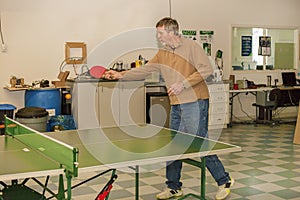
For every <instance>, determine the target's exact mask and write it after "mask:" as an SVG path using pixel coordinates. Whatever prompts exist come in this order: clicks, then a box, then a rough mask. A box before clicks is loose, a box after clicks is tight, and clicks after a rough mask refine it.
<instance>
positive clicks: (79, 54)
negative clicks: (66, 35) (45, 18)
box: [65, 42, 86, 64]
mask: <svg viewBox="0 0 300 200" xmlns="http://www.w3.org/2000/svg"><path fill="white" fill-rule="evenodd" d="M65 60H66V63H67V64H85V63H86V44H85V43H83V42H66V44H65Z"/></svg>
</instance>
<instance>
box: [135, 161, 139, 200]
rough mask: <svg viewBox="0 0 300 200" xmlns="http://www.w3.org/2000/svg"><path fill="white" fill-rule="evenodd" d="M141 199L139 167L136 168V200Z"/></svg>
mask: <svg viewBox="0 0 300 200" xmlns="http://www.w3.org/2000/svg"><path fill="white" fill-rule="evenodd" d="M138 199H139V166H135V200H138Z"/></svg>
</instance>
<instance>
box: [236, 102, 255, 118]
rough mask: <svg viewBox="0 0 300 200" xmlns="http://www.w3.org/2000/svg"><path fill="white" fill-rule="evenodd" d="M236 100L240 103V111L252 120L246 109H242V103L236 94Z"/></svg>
mask: <svg viewBox="0 0 300 200" xmlns="http://www.w3.org/2000/svg"><path fill="white" fill-rule="evenodd" d="M238 102H239V104H240V108H241V111H242V112H243V113H244V114H245V115H246V116H247V117H248V118H250V119H251V120H254V119H253V118H252V117H251V116H250V115H249V114H248V113H247V112H246V111H244V109H243V104H242V102H241V99H240V97H239V96H238Z"/></svg>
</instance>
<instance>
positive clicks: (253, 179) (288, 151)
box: [50, 123, 300, 200]
mask: <svg viewBox="0 0 300 200" xmlns="http://www.w3.org/2000/svg"><path fill="white" fill-rule="evenodd" d="M294 128H295V124H291V123H289V124H280V125H279V126H275V127H269V126H266V125H258V126H254V125H234V126H233V127H232V128H227V129H224V130H222V133H221V135H220V137H219V140H220V141H224V142H228V143H231V144H235V145H238V146H241V147H242V151H241V152H236V153H231V154H225V155H221V156H219V157H220V159H221V160H222V161H223V164H224V166H225V169H226V170H227V171H228V172H229V173H230V174H231V176H232V177H233V178H234V179H235V185H234V187H233V189H232V192H231V194H230V196H229V197H228V198H227V199H229V200H240V199H243V200H258V199H259V200H269V199H272V200H285V199H289V200H296V199H298V200H299V199H300V145H294V144H293V142H292V141H293V135H294ZM218 135H219V134H218V132H216V131H211V132H210V137H212V138H218ZM146 169H147V170H144V171H145V172H142V173H141V174H140V198H139V199H140V200H154V199H155V195H156V194H157V193H158V192H160V191H161V190H163V189H164V188H165V184H164V182H165V168H164V164H160V165H155V166H147V167H146ZM92 175H94V174H93V173H84V174H82V175H80V177H78V178H76V179H75V180H74V183H76V182H79V181H80V180H83V179H84V178H86V177H87V176H92ZM118 176H119V177H118V179H117V181H116V182H115V183H114V185H113V189H112V191H111V194H110V199H113V200H115V199H116V200H133V199H135V198H134V193H135V187H134V184H135V182H134V174H133V173H127V172H122V170H121V171H118ZM199 176H200V175H199V170H198V169H197V168H195V167H192V166H189V165H186V164H184V167H183V172H182V182H183V191H184V193H190V192H192V193H197V194H199V190H200V189H199V187H200V183H199ZM108 178H109V175H105V176H104V177H101V178H97V179H95V180H93V181H91V182H89V183H87V184H84V185H82V186H81V187H78V188H76V189H74V190H73V191H72V195H73V198H72V199H74V200H89V199H90V200H93V199H95V197H96V195H97V192H99V191H100V190H101V188H102V187H103V185H104V183H105V181H107V180H108ZM56 184H57V178H56V177H54V178H51V181H50V187H53V188H55V187H56ZM217 189H218V188H217V186H216V183H215V182H214V180H213V178H212V177H211V175H210V174H209V172H207V185H206V190H207V191H206V192H207V199H208V200H211V199H214V195H215V193H216V191H217ZM190 199H193V198H190Z"/></svg>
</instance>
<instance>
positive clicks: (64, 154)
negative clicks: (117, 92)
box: [0, 118, 241, 200]
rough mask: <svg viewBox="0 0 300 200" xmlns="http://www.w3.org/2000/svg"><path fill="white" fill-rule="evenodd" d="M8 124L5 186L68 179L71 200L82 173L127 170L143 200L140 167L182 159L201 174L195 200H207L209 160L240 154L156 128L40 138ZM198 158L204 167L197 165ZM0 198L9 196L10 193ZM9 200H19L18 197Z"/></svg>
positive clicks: (0, 170)
mask: <svg viewBox="0 0 300 200" xmlns="http://www.w3.org/2000/svg"><path fill="white" fill-rule="evenodd" d="M5 122H6V127H7V128H6V135H5V136H1V137H0V158H1V160H5V162H0V184H1V182H2V181H3V180H12V179H20V178H28V177H36V176H48V175H61V174H63V173H66V177H67V178H68V179H67V181H68V184H67V186H68V199H69V200H70V199H71V188H72V187H71V178H72V177H76V176H77V173H78V174H80V173H83V172H91V171H99V170H100V171H101V170H103V171H104V170H108V169H118V168H123V167H129V168H132V169H134V170H135V173H136V195H135V199H136V200H138V198H139V190H138V188H139V183H138V179H139V176H138V174H139V166H141V165H147V164H154V163H162V162H166V161H171V160H177V159H182V160H183V161H184V162H186V163H188V164H191V165H193V166H196V167H199V168H200V169H201V196H197V197H196V198H198V199H202V200H204V199H205V171H206V167H205V156H207V155H213V154H217V155H219V154H224V153H230V152H236V151H241V148H240V147H238V146H235V145H231V144H227V143H223V142H218V141H215V140H211V139H208V138H202V137H197V136H194V135H191V134H188V133H183V132H178V131H174V130H171V129H167V128H163V127H159V126H155V125H151V124H143V125H127V126H115V127H107V128H94V129H85V130H68V131H61V132H50V133H44V134H41V133H39V132H37V131H34V130H32V129H30V128H28V127H26V126H24V125H22V124H20V123H18V122H16V121H14V120H11V119H8V118H6V121H5ZM8 134H9V135H8ZM199 157H202V159H201V162H200V161H198V160H194V159H192V158H199ZM63 168H65V169H63ZM60 177H62V176H60ZM2 183H3V182H2ZM62 184H63V183H62ZM47 191H48V190H47ZM59 191H60V192H61V190H59ZM0 192H3V195H4V196H5V195H6V192H5V189H4V191H0ZM17 193H18V192H15V193H13V194H12V195H17ZM188 195H189V194H188ZM63 196H64V190H63V191H62V192H61V193H60V194H59V195H57V199H59V200H61V199H65V198H64V197H63ZM192 196H193V197H195V196H196V195H192ZM0 198H1V195H0ZM10 199H14V200H19V199H18V198H14V196H13V197H12V198H10ZM21 199H31V200H33V198H26V197H24V196H23V198H21ZM39 199H41V196H40V198H39ZM132 199H134V198H132Z"/></svg>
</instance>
